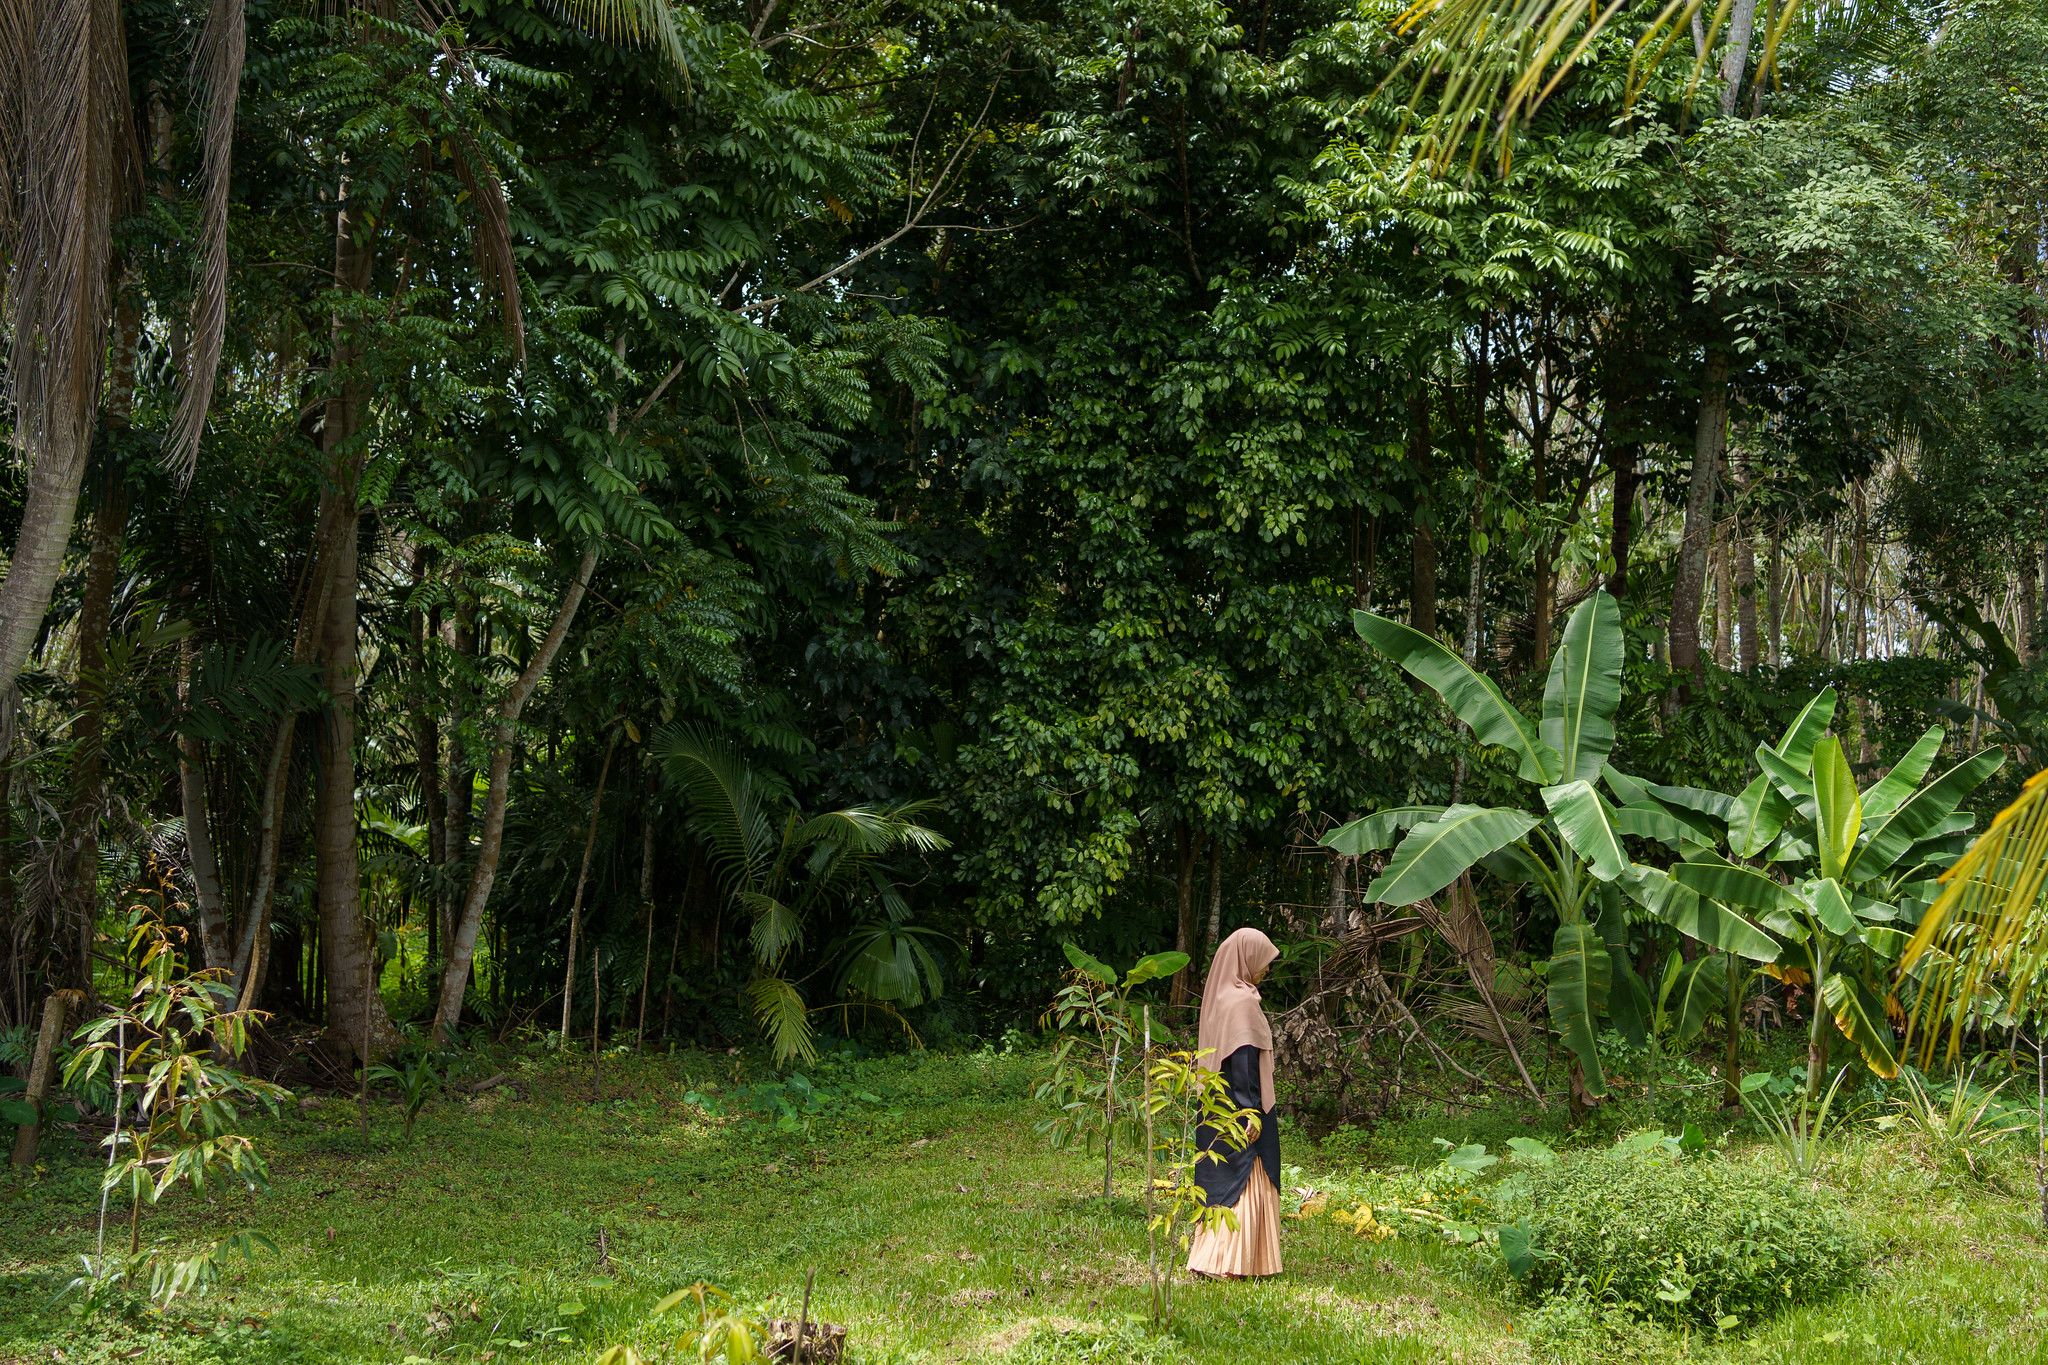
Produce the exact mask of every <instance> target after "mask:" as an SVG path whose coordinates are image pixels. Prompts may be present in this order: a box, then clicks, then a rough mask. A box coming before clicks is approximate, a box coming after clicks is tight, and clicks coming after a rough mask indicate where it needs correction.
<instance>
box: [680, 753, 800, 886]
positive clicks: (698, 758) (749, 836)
mask: <svg viewBox="0 0 2048 1365" xmlns="http://www.w3.org/2000/svg"><path fill="white" fill-rule="evenodd" d="M653 752H654V757H655V759H656V760H657V761H658V762H659V763H660V764H661V769H662V773H663V776H664V777H665V778H666V779H667V781H668V783H669V785H670V786H672V787H674V788H675V789H676V790H677V791H679V792H680V793H681V794H682V795H683V797H684V798H685V799H686V800H688V801H689V803H690V805H691V808H692V814H693V816H694V818H693V820H692V825H693V826H694V828H695V829H696V830H697V833H698V834H699V835H701V836H702V837H703V838H704V839H705V840H706V841H708V842H709V843H710V845H711V857H712V862H713V864H714V865H716V866H717V867H718V869H719V871H720V874H721V875H722V876H723V877H724V878H725V880H726V882H727V884H728V885H729V886H732V887H734V888H739V887H747V888H750V889H752V888H758V887H759V886H760V885H761V884H762V882H763V880H764V877H765V874H766V873H767V871H768V866H769V861H770V858H771V856H772V850H773V848H774V843H775V841H774V833H773V828H772V826H771V825H770V823H769V817H768V812H767V809H766V806H767V799H766V797H767V793H766V791H765V790H764V786H765V784H764V783H763V782H762V781H761V779H760V777H759V776H758V775H757V774H756V773H755V772H754V771H753V769H752V768H751V767H749V766H748V764H747V763H746V761H745V760H743V759H742V758H741V757H740V756H739V754H738V753H737V752H736V751H735V750H734V749H733V747H732V746H731V745H730V744H727V743H725V742H724V741H722V740H717V739H713V738H711V737H710V736H708V735H706V734H704V733H703V732H701V731H699V730H697V729H695V728H693V727H691V726H685V725H671V726H669V727H667V728H666V729H664V730H662V731H661V732H660V733H659V734H657V735H656V736H655V738H654V746H653Z"/></svg>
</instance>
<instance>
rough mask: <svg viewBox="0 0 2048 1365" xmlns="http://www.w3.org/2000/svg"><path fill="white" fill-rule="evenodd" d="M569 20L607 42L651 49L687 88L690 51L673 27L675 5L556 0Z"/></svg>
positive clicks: (655, 0) (645, 0)
mask: <svg viewBox="0 0 2048 1365" xmlns="http://www.w3.org/2000/svg"><path fill="white" fill-rule="evenodd" d="M559 3H560V5H561V8H562V12H563V13H564V14H566V15H568V16H569V19H570V21H571V22H572V23H575V24H578V25H580V26H581V27H583V28H585V29H588V30H589V31H590V32H591V34H592V35H594V36H596V37H598V38H602V39H603V40H604V41H606V42H608V43H620V42H623V43H629V44H632V45H633V46H636V47H638V46H642V45H644V46H647V47H651V48H653V49H654V51H655V53H656V54H657V55H658V56H660V57H661V59H662V60H663V62H664V63H665V64H666V67H667V74H669V75H670V76H672V77H673V78H674V79H676V80H679V81H681V82H682V86H683V89H685V90H688V89H689V88H690V54H689V52H688V50H687V49H686V48H685V47H684V45H683V35H682V30H680V29H678V28H677V27H676V15H675V8H674V7H673V6H671V5H670V4H669V2H668V0H559Z"/></svg>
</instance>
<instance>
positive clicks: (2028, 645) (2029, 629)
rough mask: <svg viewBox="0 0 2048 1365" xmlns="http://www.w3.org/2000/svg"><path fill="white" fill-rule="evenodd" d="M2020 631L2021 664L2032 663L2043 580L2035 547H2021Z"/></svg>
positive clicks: (2018, 646) (2017, 643)
mask: <svg viewBox="0 0 2048 1365" xmlns="http://www.w3.org/2000/svg"><path fill="white" fill-rule="evenodd" d="M2019 560H2020V601H2019V608H2020V629H2019V639H2018V640H2016V641H2014V642H2013V643H2014V645H2015V646H2016V647H2017V649H2018V652H2019V656H2020V662H2021V663H2030V662H2032V660H2033V658H2034V634H2035V632H2036V631H2037V630H2039V629H2040V622H2039V617H2038V616H2036V614H2035V613H2036V611H2037V610H2038V608H2039V606H2040V598H2041V578H2040V564H2039V562H2038V561H2037V560H2036V559H2035V557H2034V546H2033V545H2032V544H2026V545H2022V546H2020V554H2019Z"/></svg>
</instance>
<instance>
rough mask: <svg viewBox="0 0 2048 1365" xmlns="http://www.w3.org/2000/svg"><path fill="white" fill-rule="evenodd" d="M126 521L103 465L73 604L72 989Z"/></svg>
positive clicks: (94, 894) (91, 879)
mask: <svg viewBox="0 0 2048 1365" xmlns="http://www.w3.org/2000/svg"><path fill="white" fill-rule="evenodd" d="M127 524H128V499H127V497H126V495H125V492H124V489H123V487H122V484H121V481H120V478H119V474H118V471H116V470H111V469H110V470H108V471H107V472H106V479H105V481H104V482H103V483H102V484H101V491H100V498H99V507H98V509H97V510H96V511H95V512H94V514H93V526H92V548H91V550H90V552H89V554H88V557H87V559H86V566H85V585H84V592H83V594H82V596H81V599H80V602H79V607H78V691H79V700H80V703H81V705H80V707H79V712H78V718H77V719H76V720H75V721H73V722H72V725H71V735H72V739H73V741H74V748H73V750H72V759H71V792H70V800H69V802H68V804H67V808H66V811H65V815H64V831H65V834H66V836H67V838H68V839H69V841H70V856H69V866H68V867H67V868H66V869H65V876H64V895H65V901H66V905H65V917H66V920H67V922H68V924H69V926H70V928H71V930H72V932H73V933H75V934H76V935H77V942H78V955H77V958H76V960H75V961H74V962H73V963H72V966H71V971H70V973H69V976H70V980H69V981H68V982H67V983H66V984H67V985H69V986H71V987H72V988H73V989H76V990H89V989H90V988H91V984H92V943H93V934H94V931H95V923H96V921H97V918H98V914H99V885H100V840H99V824H100V807H101V805H102V803H103V801H104V793H103V792H102V790H101V782H100V772H101V766H102V765H101V759H102V758H103V756H104V753H103V743H104V739H105V735H106V708H107V694H108V691H109V689H110V688H111V687H112V686H113V680H112V679H110V678H108V677H107V676H106V667H107V632H108V628H109V625H110V623H111V622H112V620H113V608H114V582H115V580H116V579H117V578H118V577H119V576H120V570H121V538H122V533H123V531H124V530H125V529H126V527H127Z"/></svg>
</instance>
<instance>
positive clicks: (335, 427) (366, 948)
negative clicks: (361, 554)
mask: <svg viewBox="0 0 2048 1365" xmlns="http://www.w3.org/2000/svg"><path fill="white" fill-rule="evenodd" d="M358 226H359V224H358V223H357V222H356V215H355V213H354V211H353V210H352V209H351V208H350V207H349V203H348V200H347V197H346V191H345V190H344V195H343V200H342V206H341V210H340V212H338V213H337V214H336V215H335V234H334V274H335V278H336V280H337V281H338V282H339V283H340V284H341V286H342V288H344V289H348V290H353V291H355V292H358V293H360V292H362V291H364V290H366V289H367V288H368V287H369V283H370V272H371V268H372V265H373V249H372V248H371V247H370V246H369V245H367V244H363V243H358V242H357V241H356V240H355V232H356V229H357V228H358ZM333 334H334V343H333V347H334V349H333V355H332V358H331V361H330V366H331V369H330V373H331V374H332V375H333V376H334V382H333V384H332V388H331V391H330V394H329V397H328V400H327V406H326V412H325V415H324V418H323V421H322V423H321V429H320V447H321V455H322V458H323V460H324V461H325V464H326V467H327V471H328V480H327V485H326V487H325V488H324V489H323V491H322V493H321V498H320V501H321V509H320V510H321V517H320V521H321V524H322V525H323V526H325V527H327V528H329V529H330V531H331V538H330V539H329V541H328V544H327V546H326V549H327V551H328V553H327V556H326V560H325V562H324V564H322V565H321V567H322V568H323V569H324V570H325V571H326V574H327V580H328V581H327V586H326V591H325V593H324V596H325V598H326V601H325V604H324V605H325V609H326V610H325V614H324V617H322V618H320V626H321V629H320V640H321V643H320V655H321V660H322V663H323V666H324V679H323V680H324V681H325V683H326V685H327V693H328V697H329V701H328V704H327V709H326V711H325V713H324V714H323V715H322V717H321V723H320V728H319V734H318V736H317V739H316V750H317V752H318V754H319V761H320V771H319V775H318V780H317V781H316V783H315V784H314V788H313V858H314V865H315V898H316V901H317V904H318V906H319V915H320V932H321V937H322V938H323V939H325V940H326V941H327V951H326V954H325V956H326V959H327V1002H328V1034H329V1036H330V1037H331V1038H333V1039H334V1040H335V1042H337V1043H338V1044H341V1045H342V1046H345V1047H348V1048H351V1049H354V1048H359V1047H368V1048H369V1049H370V1054H374V1053H376V1052H380V1051H382V1050H384V1049H386V1048H389V1047H390V1046H392V1045H393V1044H395V1043H396V1042H397V1039H398V1031H397V1030H396V1029H395V1028H393V1027H392V1024H391V1016H390V1015H389V1014H387V1013H386V1012H385V1009H384V1000H383V997H382V996H381V995H380V994H378V992H377V990H376V981H375V971H374V962H373V958H374V955H375V952H376V945H375V942H374V939H373V938H371V937H369V933H370V926H369V925H368V923H367V921H366V920H365V918H364V914H363V895H362V869H361V867H360V866H359V865H358V863H357V860H356V805H355V800H356V765H355V738H356V647H357V621H356V553H357V545H356V541H357V533H358V524H359V521H360V517H361V509H360V507H359V506H358V504H357V502H356V484H357V481H358V480H359V479H360V478H361V476H362V469H363V442H362V440H361V438H360V424H361V420H362V399H363V395H362V392H361V388H360V385H359V381H357V380H356V378H355V377H354V375H353V373H352V372H353V370H354V368H355V365H356V362H357V360H358V359H359V357H360V354H361V351H360V347H359V346H358V344H357V343H356V341H355V340H354V338H353V336H352V335H351V334H350V332H349V330H348V329H347V327H346V326H345V324H344V323H343V322H342V320H341V319H340V318H339V317H337V318H336V319H335V320H334V323H333ZM370 1054H365V1055H364V1056H363V1057H362V1059H361V1060H362V1064H363V1065H364V1066H368V1065H369V1064H370V1063H371V1061H372V1060H373V1059H374V1058H373V1056H372V1055H370Z"/></svg>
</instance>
